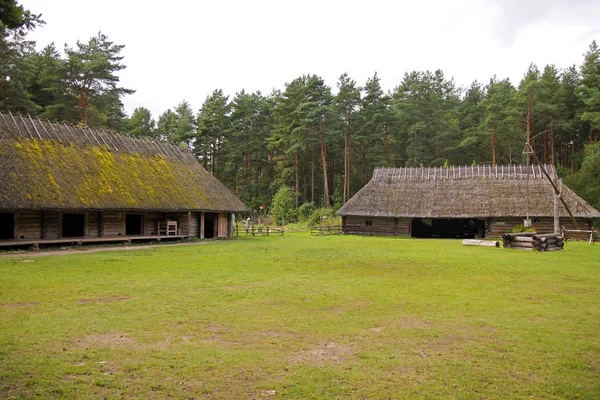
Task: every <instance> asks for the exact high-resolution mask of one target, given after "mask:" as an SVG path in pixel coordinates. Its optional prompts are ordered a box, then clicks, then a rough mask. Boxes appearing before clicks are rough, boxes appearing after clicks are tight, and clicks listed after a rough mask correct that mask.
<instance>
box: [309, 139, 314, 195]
mask: <svg viewBox="0 0 600 400" xmlns="http://www.w3.org/2000/svg"><path fill="white" fill-rule="evenodd" d="M310 150H311V153H312V155H311V161H310V201H311V203H313V204H315V145H314V144H313V145H311V146H310Z"/></svg>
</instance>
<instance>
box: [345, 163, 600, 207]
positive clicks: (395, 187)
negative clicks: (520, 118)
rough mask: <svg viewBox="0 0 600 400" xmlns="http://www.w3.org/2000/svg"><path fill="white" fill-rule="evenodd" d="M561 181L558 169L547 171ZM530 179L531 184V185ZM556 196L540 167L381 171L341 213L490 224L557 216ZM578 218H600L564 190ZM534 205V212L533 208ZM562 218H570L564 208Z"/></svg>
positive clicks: (569, 204) (512, 166)
mask: <svg viewBox="0 0 600 400" xmlns="http://www.w3.org/2000/svg"><path fill="white" fill-rule="evenodd" d="M545 168H546V170H547V171H548V173H549V175H550V176H551V177H553V179H554V178H555V177H556V170H555V169H554V167H553V166H551V165H550V166H545ZM528 176H529V179H528ZM553 193H554V190H553V188H552V185H551V184H550V182H549V181H548V179H547V178H546V176H545V175H543V172H542V169H541V167H540V166H539V165H533V166H530V168H529V174H528V173H527V167H526V166H524V165H505V166H495V167H492V166H489V165H480V166H461V167H449V168H440V167H431V168H410V167H409V168H378V169H376V170H375V171H374V173H373V178H372V179H371V181H369V183H367V185H365V187H363V188H362V189H361V190H360V191H359V192H358V193H356V195H354V196H353V197H352V198H351V199H350V200H349V201H348V202H347V203H346V204H345V205H344V206H343V207H342V208H341V209H340V211H339V213H340V214H341V215H343V216H345V215H353V216H372V217H408V218H487V217H523V216H526V215H527V209H528V207H529V215H530V216H533V217H551V216H553V210H554V208H553V207H554V200H553ZM563 195H564V200H565V202H566V203H567V205H568V206H569V208H570V209H571V212H572V213H573V214H574V216H576V217H581V218H600V212H598V211H597V210H595V209H594V208H593V207H592V206H590V205H589V204H588V203H586V202H585V201H584V200H583V199H582V198H580V197H579V196H577V195H576V194H575V193H574V192H573V191H572V190H570V189H569V188H567V187H566V186H563ZM528 203H529V206H528ZM560 215H561V216H565V217H566V216H568V213H567V211H566V210H565V209H564V207H563V206H562V204H561V205H560Z"/></svg>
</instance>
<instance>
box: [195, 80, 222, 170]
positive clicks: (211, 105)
mask: <svg viewBox="0 0 600 400" xmlns="http://www.w3.org/2000/svg"><path fill="white" fill-rule="evenodd" d="M230 110H231V105H230V104H229V97H228V96H225V95H224V94H223V91H222V90H221V89H218V90H215V91H213V93H212V94H211V95H210V96H207V97H206V100H205V101H204V103H203V104H202V108H201V109H200V111H199V112H198V117H197V126H198V129H197V133H196V137H195V151H196V154H197V155H198V156H199V157H200V159H201V160H202V162H203V164H204V166H205V168H206V169H208V170H209V171H210V172H211V173H212V174H213V175H215V176H216V177H217V178H220V177H221V176H222V173H223V170H222V167H224V163H222V162H221V161H222V160H221V159H220V152H221V150H222V148H221V145H222V143H223V141H224V137H225V134H226V133H227V132H228V131H229V127H230V120H229V115H230Z"/></svg>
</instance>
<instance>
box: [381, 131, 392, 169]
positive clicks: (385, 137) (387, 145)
mask: <svg viewBox="0 0 600 400" xmlns="http://www.w3.org/2000/svg"><path fill="white" fill-rule="evenodd" d="M383 159H384V160H385V165H386V166H388V165H390V143H389V141H388V126H387V125H385V128H384V130H383Z"/></svg>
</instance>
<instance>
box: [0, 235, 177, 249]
mask: <svg viewBox="0 0 600 400" xmlns="http://www.w3.org/2000/svg"><path fill="white" fill-rule="evenodd" d="M185 238H187V236H184V235H152V236H141V235H140V236H113V237H102V238H85V237H69V238H61V239H19V240H0V247H22V246H32V247H34V248H37V247H39V246H43V245H55V244H74V245H77V246H81V245H83V244H88V243H90V244H91V243H131V242H134V241H151V240H155V241H157V242H160V241H161V240H173V239H185Z"/></svg>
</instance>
